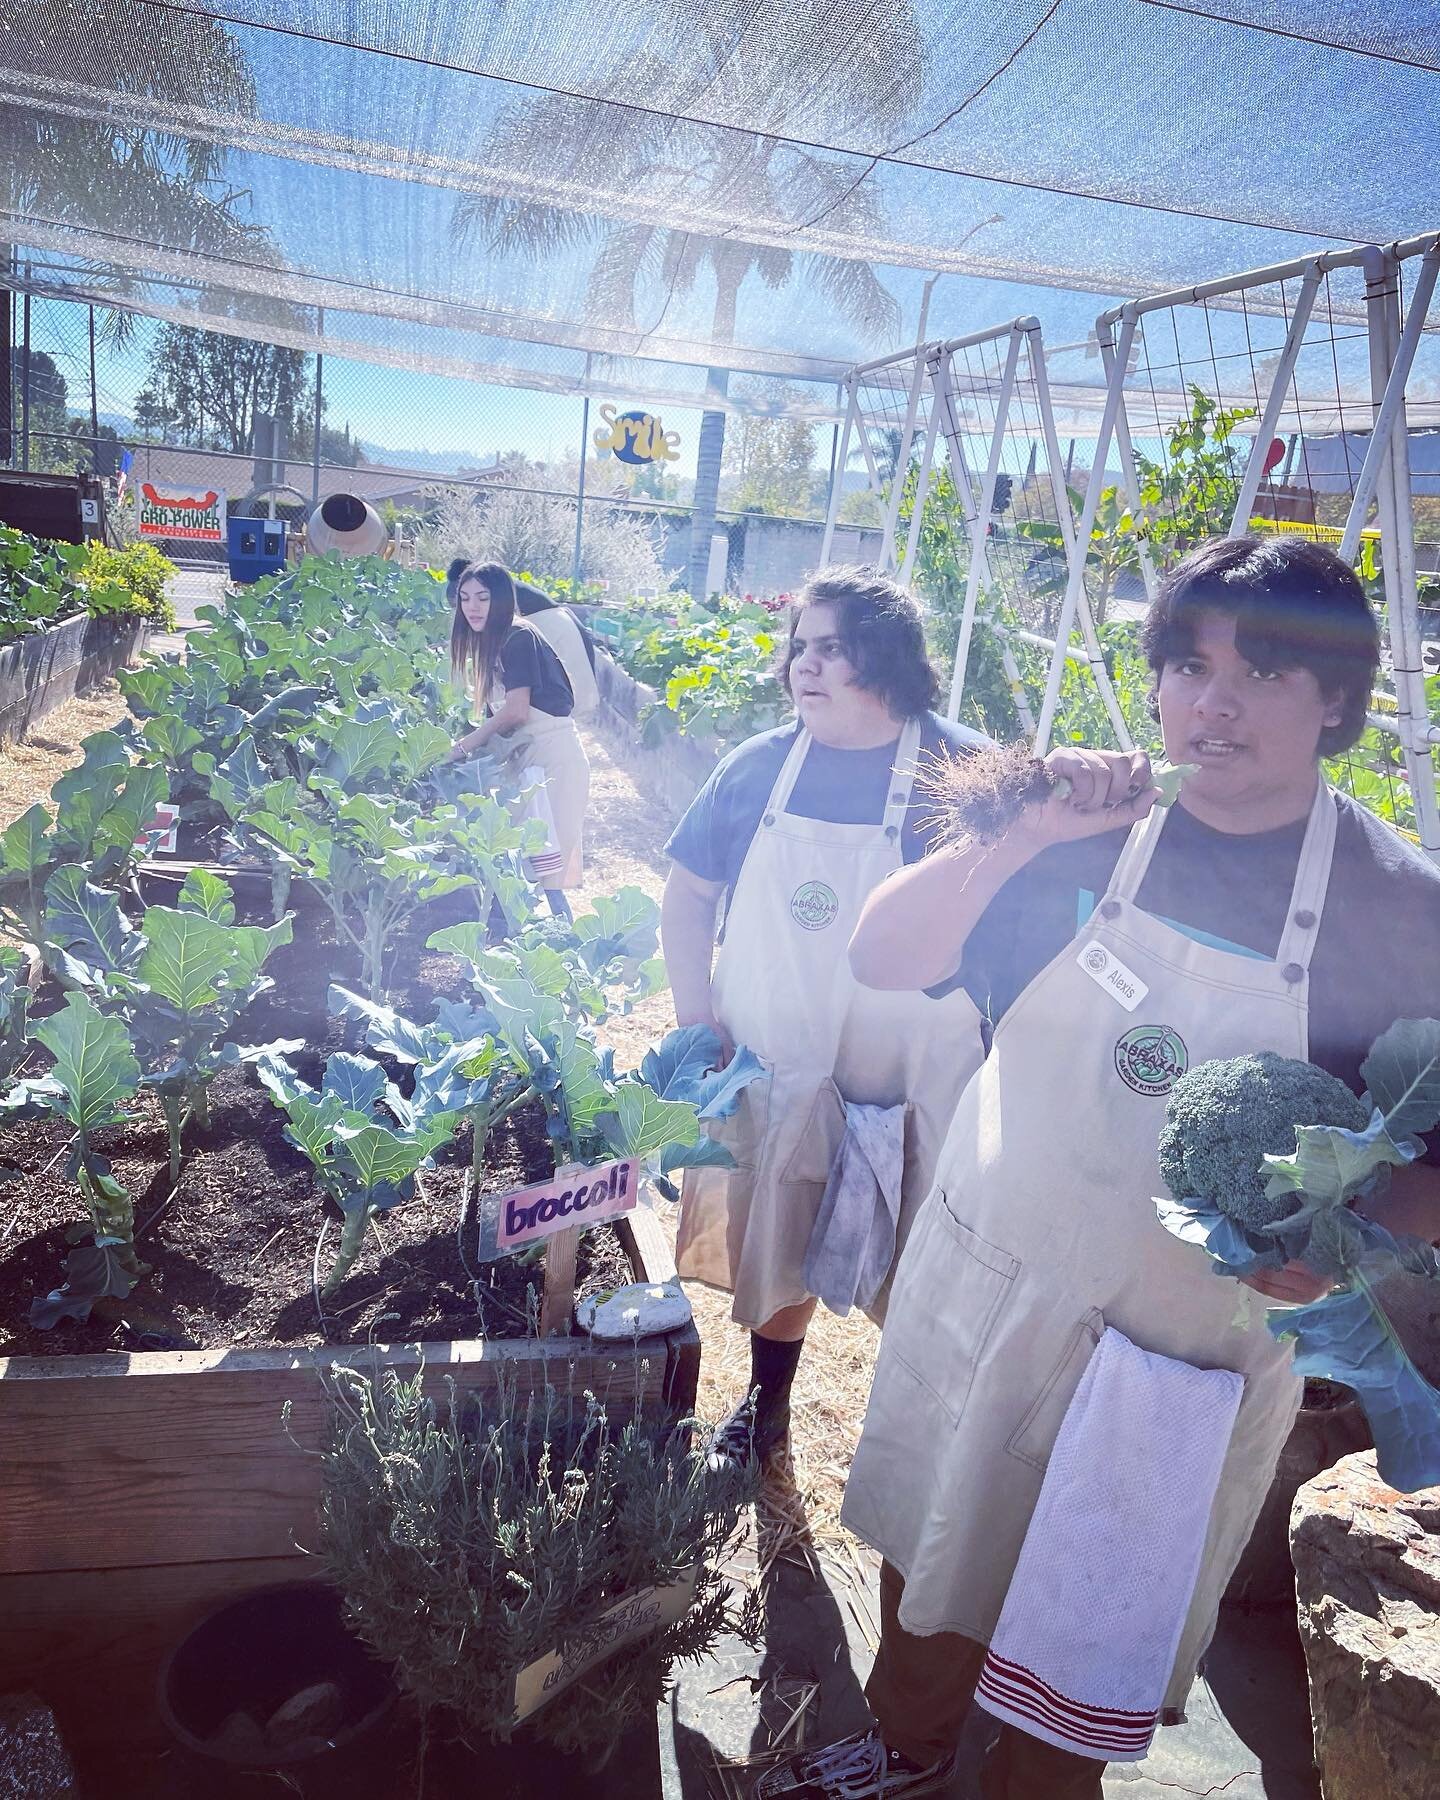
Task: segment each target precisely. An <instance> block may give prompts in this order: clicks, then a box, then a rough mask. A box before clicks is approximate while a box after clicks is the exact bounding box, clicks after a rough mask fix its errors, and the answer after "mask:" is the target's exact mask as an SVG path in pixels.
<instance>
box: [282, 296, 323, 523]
mask: <svg viewBox="0 0 1440 1800" xmlns="http://www.w3.org/2000/svg"><path fill="white" fill-rule="evenodd" d="M315 330H316V335H317V336H318V338H319V340H320V342H321V343H322V344H323V343H324V341H325V308H324V307H323V306H317V307H316V309H315ZM324 385H325V354H324V352H323V351H321V350H317V351H316V352H315V441H314V443H313V444H311V446H310V504H311V505H312V506H315V505H317V504H318V502H319V499H320V421H321V420H322V419H323V418H324V416H325V399H324V392H323V389H324ZM270 510H271V512H274V510H275V509H274V507H273V506H272V507H271V509H270Z"/></svg>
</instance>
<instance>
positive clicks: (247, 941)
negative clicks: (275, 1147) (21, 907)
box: [43, 867, 301, 1182]
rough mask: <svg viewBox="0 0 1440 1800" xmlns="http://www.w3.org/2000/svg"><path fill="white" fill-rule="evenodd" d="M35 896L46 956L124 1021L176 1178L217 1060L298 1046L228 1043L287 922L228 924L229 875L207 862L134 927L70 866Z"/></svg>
mask: <svg viewBox="0 0 1440 1800" xmlns="http://www.w3.org/2000/svg"><path fill="white" fill-rule="evenodd" d="M45 897H46V907H45V915H44V920H43V931H44V940H43V941H44V946H45V954H46V957H47V960H48V961H49V963H50V965H51V966H52V967H53V968H54V969H55V970H56V971H57V973H59V974H60V975H61V976H62V977H63V978H64V979H65V980H66V981H68V982H70V983H71V984H73V985H74V986H76V987H79V988H82V989H83V990H84V991H85V992H87V993H88V994H90V995H91V996H92V998H94V999H95V1001H96V1002H97V1003H98V1004H99V1006H100V1007H101V1009H102V1010H103V1011H105V1012H107V1013H115V1014H118V1015H119V1016H120V1017H121V1018H122V1019H123V1020H124V1022H125V1026H126V1028H127V1031H128V1034H129V1038H130V1041H131V1044H132V1045H133V1048H134V1051H135V1053H136V1055H137V1056H138V1058H139V1061H140V1067H141V1069H142V1071H143V1073H142V1076H141V1083H142V1085H143V1086H145V1087H148V1088H151V1089H153V1090H154V1092H155V1094H156V1096H157V1098H158V1099H159V1101H160V1105H161V1108H162V1109H163V1111H164V1114H165V1124H166V1128H167V1131H168V1133H169V1139H170V1179H171V1181H172V1182H174V1181H176V1180H178V1178H179V1174H180V1153H181V1139H182V1135H183V1133H184V1131H185V1128H186V1126H187V1125H188V1124H189V1123H190V1122H191V1120H193V1121H194V1122H195V1124H196V1125H197V1126H198V1127H199V1129H200V1130H201V1131H204V1130H206V1129H207V1128H208V1126H209V1123H210V1084H211V1082H212V1081H214V1079H215V1077H216V1076H217V1075H218V1074H219V1073H220V1071H221V1069H222V1068H227V1067H234V1066H235V1065H236V1064H239V1063H246V1062H254V1061H256V1060H257V1059H258V1058H259V1057H261V1056H265V1055H268V1054H270V1053H272V1052H275V1051H279V1050H285V1049H290V1050H298V1049H299V1048H300V1047H301V1045H300V1042H299V1040H298V1039H297V1040H290V1039H285V1040H279V1041H277V1042H275V1043H271V1044H251V1045H242V1044H237V1043H234V1042H233V1041H231V1033H232V1031H233V1030H234V1027H235V1022H236V1019H237V1018H238V1017H239V1015H240V1014H241V1013H242V1012H243V1011H244V1010H245V1008H246V1007H247V1006H249V1005H250V1003H251V1002H252V1001H253V1000H255V999H257V998H258V997H259V995H261V994H263V993H264V992H266V990H267V989H269V988H271V987H273V986H274V985H275V984H274V982H273V981H271V979H270V978H269V976H267V975H264V974H262V973H261V971H262V969H263V968H264V965H265V962H266V960H267V958H268V957H269V956H270V954H271V952H272V951H274V950H277V949H278V948H279V947H280V946H281V945H282V944H288V943H289V942H290V941H291V922H290V919H289V917H288V916H287V917H286V918H283V919H281V920H279V921H278V922H277V923H276V924H274V925H270V926H260V925H237V924H236V923H235V903H234V898H233V896H232V894H231V891H230V888H229V886H228V884H227V883H226V882H224V881H221V880H220V879H219V877H218V876H216V875H212V874H211V873H210V872H209V871H208V870H206V869H192V870H191V871H190V873H189V874H188V875H187V876H186V877H185V881H184V883H183V885H182V886H181V889H180V893H179V895H178V897H177V901H176V904H175V905H174V906H173V907H171V906H148V907H146V909H145V911H144V913H143V914H142V916H141V920H140V927H139V929H138V930H136V929H135V928H134V927H133V926H132V925H131V924H130V922H129V921H128V920H127V919H126V917H125V915H124V914H123V913H122V912H121V910H120V907H119V904H118V902H117V901H116V899H115V896H114V895H113V894H110V893H107V892H105V890H104V889H102V888H97V887H92V886H91V885H90V883H89V882H87V881H86V880H85V872H84V870H83V869H81V868H79V867H71V868H65V869H61V870H60V871H59V872H58V873H57V874H56V875H54V876H53V877H52V878H51V881H50V883H49V886H48V887H47V888H46V890H45Z"/></svg>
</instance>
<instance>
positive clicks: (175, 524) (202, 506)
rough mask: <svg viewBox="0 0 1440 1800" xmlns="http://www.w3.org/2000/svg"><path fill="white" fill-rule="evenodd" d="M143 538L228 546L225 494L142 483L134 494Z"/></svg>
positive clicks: (222, 491) (211, 490)
mask: <svg viewBox="0 0 1440 1800" xmlns="http://www.w3.org/2000/svg"><path fill="white" fill-rule="evenodd" d="M135 505H136V509H137V511H138V513H139V523H140V535H141V537H142V538H183V539H185V540H186V542H188V543H192V544H223V543H224V542H225V494H224V490H223V489H222V490H221V491H220V492H219V493H217V492H216V491H215V489H214V488H206V489H204V490H203V491H197V490H196V489H194V488H177V487H171V486H169V485H168V484H166V483H164V482H158V481H142V482H141V483H140V485H139V487H137V488H136V490H135Z"/></svg>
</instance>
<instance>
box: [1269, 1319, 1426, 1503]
mask: <svg viewBox="0 0 1440 1800" xmlns="http://www.w3.org/2000/svg"><path fill="white" fill-rule="evenodd" d="M1269 1326H1270V1329H1271V1331H1272V1332H1273V1333H1274V1334H1275V1336H1276V1337H1277V1338H1281V1339H1284V1338H1287V1337H1288V1338H1293V1339H1294V1340H1295V1372H1296V1374H1297V1375H1313V1376H1320V1377H1322V1378H1324V1379H1325V1380H1329V1381H1343V1382H1344V1383H1345V1385H1346V1386H1347V1387H1352V1388H1354V1390H1355V1392H1356V1393H1357V1394H1358V1395H1359V1397H1360V1404H1361V1405H1362V1406H1363V1407H1364V1409H1365V1417H1366V1418H1367V1419H1368V1420H1369V1421H1370V1429H1371V1432H1372V1433H1373V1435H1374V1438H1375V1460H1376V1463H1377V1465H1378V1467H1379V1470H1380V1477H1381V1479H1382V1480H1383V1481H1386V1482H1388V1483H1389V1485H1390V1486H1391V1487H1393V1488H1398V1489H1399V1490H1400V1492H1401V1493H1404V1494H1413V1493H1414V1492H1415V1491H1416V1489H1418V1488H1426V1487H1434V1486H1435V1485H1436V1484H1437V1483H1440V1391H1437V1390H1436V1389H1435V1388H1433V1387H1432V1386H1431V1385H1430V1383H1429V1382H1428V1381H1426V1379H1425V1377H1424V1376H1423V1375H1422V1374H1421V1373H1420V1371H1419V1370H1418V1369H1417V1368H1416V1367H1415V1365H1414V1363H1413V1362H1411V1360H1410V1358H1409V1357H1408V1356H1407V1355H1406V1353H1405V1349H1404V1346H1403V1345H1402V1344H1401V1343H1400V1340H1399V1339H1398V1338H1397V1337H1396V1335H1395V1333H1394V1331H1393V1329H1392V1328H1391V1327H1390V1325H1389V1323H1388V1321H1387V1320H1386V1319H1385V1318H1384V1316H1383V1314H1382V1313H1381V1312H1380V1311H1379V1309H1378V1307H1377V1306H1376V1305H1375V1303H1374V1302H1373V1301H1372V1300H1371V1298H1370V1296H1369V1295H1368V1294H1367V1293H1365V1292H1364V1291H1363V1290H1356V1291H1355V1292H1352V1293H1340V1294H1327V1295H1326V1296H1325V1298H1324V1299H1323V1300H1315V1301H1312V1302H1311V1304H1310V1305H1309V1306H1299V1307H1287V1308H1285V1309H1284V1310H1283V1311H1279V1312H1272V1313H1271V1314H1270V1317H1269Z"/></svg>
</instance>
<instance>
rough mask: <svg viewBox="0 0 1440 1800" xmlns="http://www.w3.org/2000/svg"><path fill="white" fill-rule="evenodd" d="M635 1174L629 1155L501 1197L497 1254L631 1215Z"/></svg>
mask: <svg viewBox="0 0 1440 1800" xmlns="http://www.w3.org/2000/svg"><path fill="white" fill-rule="evenodd" d="M639 1173H640V1171H639V1165H638V1164H637V1163H636V1161H635V1158H634V1157H633V1156H626V1157H622V1158H621V1159H620V1160H619V1161H617V1162H608V1163H601V1164H600V1165H599V1167H598V1168H594V1169H581V1168H576V1167H571V1168H568V1169H557V1170H556V1171H555V1173H554V1174H553V1175H552V1176H551V1177H550V1179H549V1180H548V1181H538V1182H536V1184H535V1185H534V1187H528V1188H520V1189H518V1190H517V1191H516V1192H515V1193H513V1194H506V1195H504V1196H503V1197H502V1198H501V1201H500V1230H499V1232H498V1234H497V1240H496V1241H497V1242H498V1243H499V1246H500V1248H501V1249H502V1250H513V1249H514V1248H515V1247H516V1246H517V1245H519V1244H533V1243H534V1242H535V1241H536V1240H537V1239H539V1238H547V1237H551V1236H553V1235H554V1234H555V1232H557V1231H566V1230H568V1229H569V1228H570V1226H572V1225H598V1224H599V1223H600V1222H601V1220H602V1219H613V1218H616V1217H618V1215H619V1214H621V1213H627V1212H633V1211H634V1210H635V1202H636V1200H637V1199H638V1197H639V1190H640V1181H639Z"/></svg>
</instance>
